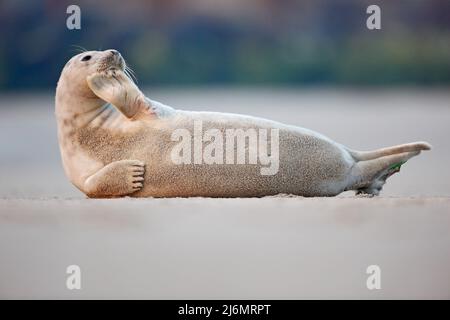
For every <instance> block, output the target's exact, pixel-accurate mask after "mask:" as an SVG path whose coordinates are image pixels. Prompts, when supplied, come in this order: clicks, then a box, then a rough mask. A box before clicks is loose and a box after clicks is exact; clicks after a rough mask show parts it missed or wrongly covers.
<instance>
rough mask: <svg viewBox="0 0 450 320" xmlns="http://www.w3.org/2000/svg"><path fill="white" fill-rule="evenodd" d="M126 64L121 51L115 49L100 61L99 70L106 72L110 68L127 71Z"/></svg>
mask: <svg viewBox="0 0 450 320" xmlns="http://www.w3.org/2000/svg"><path fill="white" fill-rule="evenodd" d="M125 68H126V64H125V60H124V59H123V58H122V56H121V55H120V53H119V52H118V51H115V50H111V51H109V52H108V54H107V55H106V56H105V57H104V58H103V59H102V60H101V61H100V62H99V64H98V67H97V72H106V71H108V70H121V71H125Z"/></svg>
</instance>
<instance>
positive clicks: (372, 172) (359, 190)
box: [349, 151, 420, 196]
mask: <svg viewBox="0 0 450 320" xmlns="http://www.w3.org/2000/svg"><path fill="white" fill-rule="evenodd" d="M419 153H420V151H413V152H403V153H398V154H394V155H389V156H384V157H380V158H378V159H373V160H367V161H360V162H357V163H356V164H355V166H354V168H353V169H352V176H353V179H354V181H353V185H352V186H351V187H350V188H349V190H356V194H357V195H359V194H368V195H372V196H374V195H378V194H379V193H380V191H381V189H382V188H383V185H384V184H385V183H386V179H387V178H389V177H390V176H392V175H393V174H395V173H397V172H399V171H400V167H401V166H402V165H403V164H404V163H405V162H406V161H408V160H409V159H410V158H412V157H414V156H416V155H418V154H419Z"/></svg>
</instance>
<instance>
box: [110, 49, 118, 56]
mask: <svg viewBox="0 0 450 320" xmlns="http://www.w3.org/2000/svg"><path fill="white" fill-rule="evenodd" d="M109 52H111V53H112V54H113V55H114V56H118V55H119V51H117V50H109Z"/></svg>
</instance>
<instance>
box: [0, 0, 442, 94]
mask: <svg viewBox="0 0 450 320" xmlns="http://www.w3.org/2000/svg"><path fill="white" fill-rule="evenodd" d="M208 3H209V5H208ZM69 4H71V3H70V2H67V1H24V0H16V1H13V0H4V1H3V2H1V4H0V9H1V10H0V21H1V25H2V28H1V35H2V36H1V38H0V90H24V89H27V90H28V89H35V88H39V89H42V88H54V86H55V85H56V82H57V79H58V77H59V73H60V72H61V69H62V67H63V66H64V64H65V62H66V61H67V60H68V59H69V58H70V57H71V56H72V55H74V54H76V53H77V50H76V49H75V47H74V46H72V45H79V46H83V47H85V48H87V49H88V50H102V49H108V48H115V49H117V50H119V51H121V53H122V55H123V56H124V58H125V59H126V60H127V62H128V63H129V64H130V65H131V67H132V68H134V69H135V71H136V74H137V77H138V80H139V83H140V84H151V85H187V84H271V85H274V84H275V85H276V84H302V85H322V84H325V85H448V84H449V83H450V41H449V40H450V1H447V0H444V1H443V0H398V1H391V2H389V3H388V2H386V1H380V0H377V1H375V0H374V1H366V0H341V1H332V0H328V1H327V0H321V1H295V0H283V1H275V0H248V2H247V1H244V2H242V1H235V0H229V1H225V0H215V1H214V0H211V2H208V1H200V0H192V1H181V0H165V1H163V0H153V1H131V2H121V1H108V2H106V1H97V2H89V1H79V4H78V5H79V6H80V7H81V12H82V29H81V30H68V29H67V28H66V25H65V20H66V18H67V16H68V15H67V14H66V8H67V6H68V5H69ZM219 4H221V5H220V6H219ZM369 4H378V5H380V7H381V8H382V30H379V31H369V30H367V28H366V26H365V19H366V18H367V15H366V13H365V9H366V8H367V6H368V5H369Z"/></svg>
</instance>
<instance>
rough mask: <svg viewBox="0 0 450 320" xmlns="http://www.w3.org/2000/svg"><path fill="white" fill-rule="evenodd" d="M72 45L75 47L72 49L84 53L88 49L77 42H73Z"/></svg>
mask: <svg viewBox="0 0 450 320" xmlns="http://www.w3.org/2000/svg"><path fill="white" fill-rule="evenodd" d="M70 46H71V47H73V48H72V50H71V51H73V52H78V53H83V52H86V51H88V50H87V49H86V48H84V47H82V46H79V45H76V44H71V45H70Z"/></svg>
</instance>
